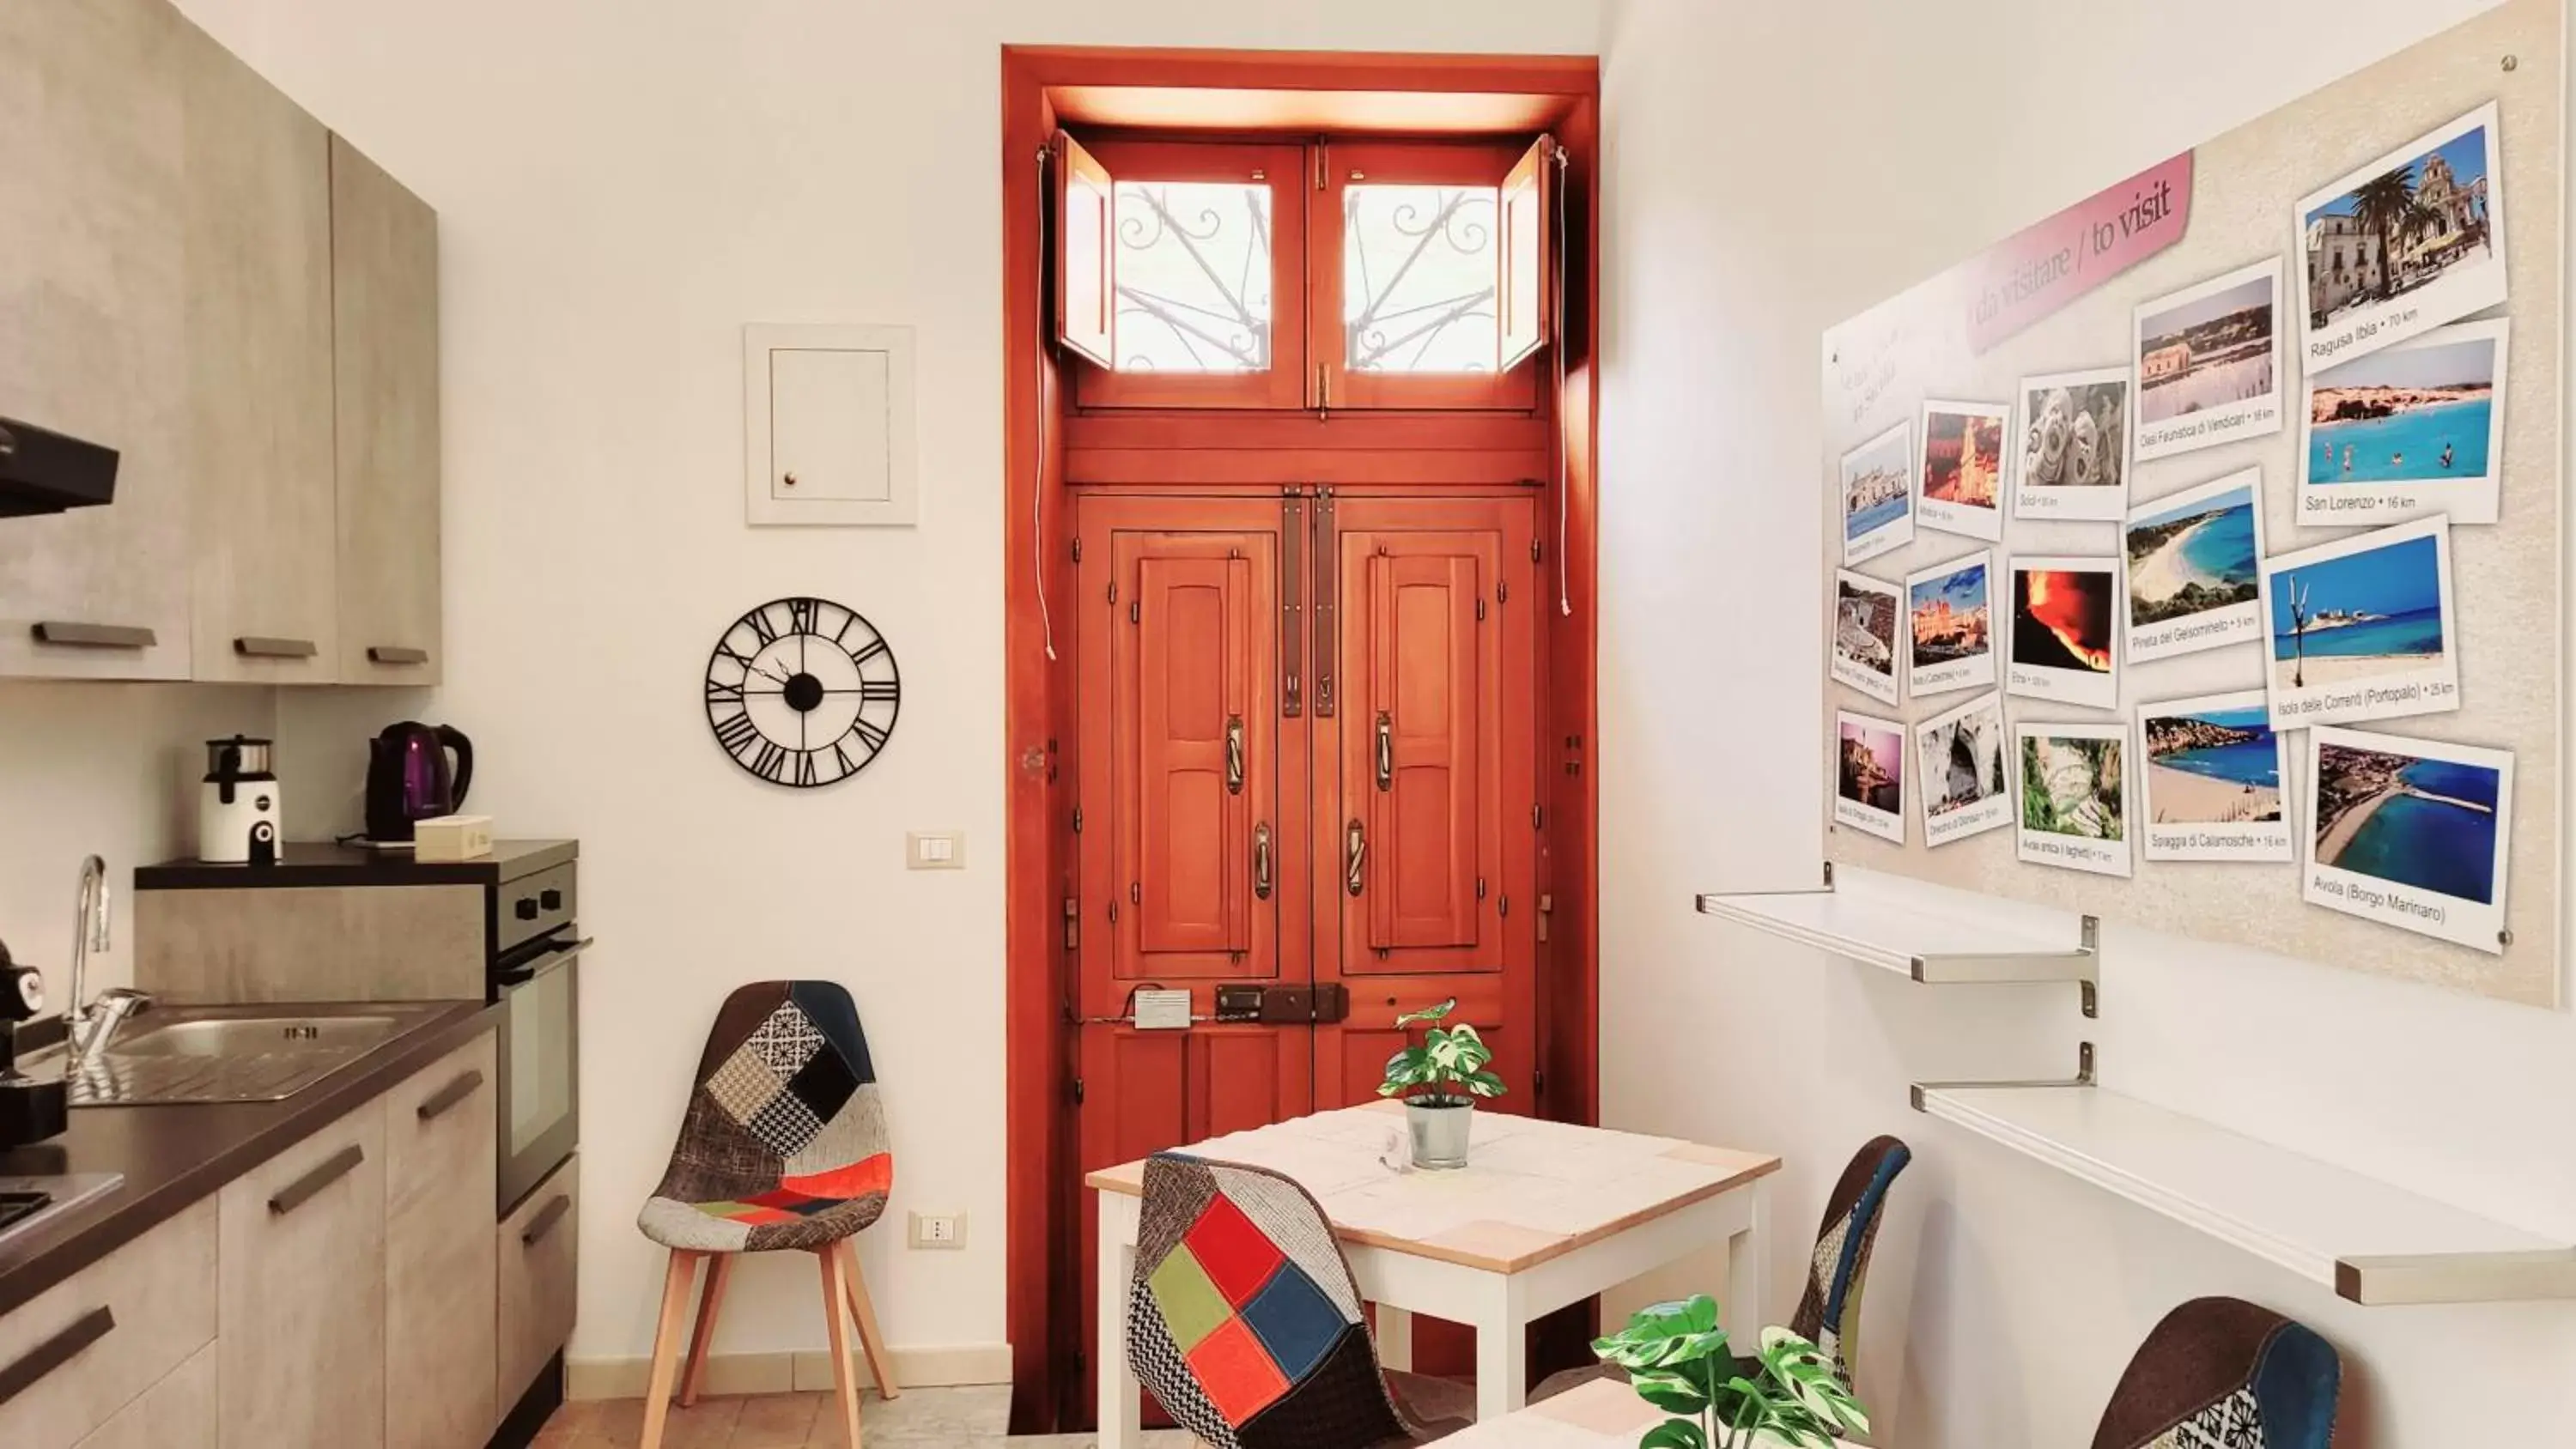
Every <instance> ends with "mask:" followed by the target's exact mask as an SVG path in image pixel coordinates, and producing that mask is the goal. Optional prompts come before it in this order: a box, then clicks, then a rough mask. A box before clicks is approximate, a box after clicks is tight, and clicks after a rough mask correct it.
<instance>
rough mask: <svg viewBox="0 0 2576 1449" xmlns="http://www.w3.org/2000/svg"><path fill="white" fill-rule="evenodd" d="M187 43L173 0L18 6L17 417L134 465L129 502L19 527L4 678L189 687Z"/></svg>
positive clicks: (4, 543)
mask: <svg viewBox="0 0 2576 1449" xmlns="http://www.w3.org/2000/svg"><path fill="white" fill-rule="evenodd" d="M185 40H186V29H185V23H184V22H183V21H181V20H180V18H179V15H178V12H177V11H175V10H173V9H171V8H170V7H169V6H168V5H167V4H165V3H164V0H81V3H79V4H69V5H66V4H8V5H0V177H6V178H8V192H9V200H8V204H7V205H5V206H0V416H5V417H12V418H17V419H20V420H22V421H25V422H28V423H32V424H35V425H36V426H38V427H44V428H50V429H53V430H54V431H57V432H62V433H69V434H71V435H73V436H74V437H79V438H84V439H87V440H89V441H92V442H96V443H101V444H104V445H106V446H108V447H111V448H115V449H116V450H118V452H119V453H120V454H121V455H122V460H121V465H120V467H119V469H118V473H117V483H116V501H115V502H114V503H113V504H111V505H109V506H106V507H102V508H83V509H75V510H73V511H72V512H70V513H66V514H61V515H57V516H52V517H42V518H16V519H9V520H6V521H0V675H19V676H40V677H55V678H75V679H78V678H89V679H185V678H187V677H188V673H189V639H190V630H189V591H190V563H191V557H192V549H193V543H192V539H191V536H190V513H189V485H190V480H191V477H192V475H193V469H192V466H191V461H190V407H189V387H188V382H189V359H188V355H187V349H186V348H185V347H184V346H182V345H181V344H182V340H183V338H184V336H185V331H184V329H185V327H186V325H187V310H188V309H187V290H186V270H187V266H186V262H187V257H186V251H187V248H186V244H185V234H186V228H185V226H184V225H183V220H184V214H185V211H186V205H185V200H184V190H185V186H184V182H185V171H186V151H187V132H186V125H185V106H184V103H183V100H182V94H183V87H182V86H181V85H180V84H179V79H180V75H181V70H182V63H183V55H184V52H185ZM49 641H50V642H49Z"/></svg>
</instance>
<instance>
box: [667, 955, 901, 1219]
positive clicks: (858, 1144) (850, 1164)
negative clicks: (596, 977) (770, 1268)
mask: <svg viewBox="0 0 2576 1449" xmlns="http://www.w3.org/2000/svg"><path fill="white" fill-rule="evenodd" d="M893 1185H894V1155H893V1153H892V1151H891V1150H889V1148H888V1146H887V1142H886V1131H885V1115H884V1112H883V1110H882V1109H881V1108H880V1107H879V1106H878V1104H877V1088H876V1066H875V1064H874V1063H873V1062H872V1061H870V1060H869V1057H868V1039H867V1036H866V1034H865V1033H864V1032H862V1031H861V1030H860V1029H859V1010H858V1006H857V1005H856V1003H854V1002H852V1001H851V1000H850V993H849V991H848V989H847V988H845V987H843V986H842V985H841V984H840V983H838V982H834V981H756V982H753V983H752V984H751V985H749V986H745V987H742V988H740V989H739V990H736V991H735V992H734V993H733V994H732V995H730V996H727V997H726V998H725V1001H724V1005H723V1006H722V1007H720V1008H718V1009H717V1011H716V1021H715V1025H714V1027H712V1028H711V1029H709V1031H708V1032H707V1044H706V1049H705V1050H704V1051H703V1052H701V1053H700V1054H699V1056H698V1075H697V1085H696V1087H695V1088H694V1089H692V1090H691V1091H690V1093H689V1108H688V1115H687V1116H686V1117H685V1118H683V1119H682V1121H681V1124H680V1140H679V1142H678V1144H677V1145H676V1146H674V1147H673V1148H672V1149H671V1165H670V1168H669V1169H668V1170H667V1171H666V1172H665V1173H664V1174H663V1178H662V1186H661V1187H660V1188H659V1189H658V1190H657V1192H656V1195H657V1196H660V1197H667V1198H675V1199H677V1200H679V1201H682V1202H691V1203H733V1204H738V1205H740V1206H741V1207H742V1208H744V1209H745V1212H743V1213H729V1214H728V1216H730V1217H734V1218H736V1219H738V1220H740V1221H742V1222H744V1223H745V1224H747V1225H748V1226H750V1227H752V1228H753V1229H754V1230H755V1231H756V1230H757V1229H758V1228H759V1227H760V1226H762V1225H763V1224H778V1225H783V1224H787V1223H790V1222H793V1221H794V1220H795V1219H796V1218H797V1217H798V1216H800V1213H799V1209H800V1208H810V1205H811V1204H813V1203H831V1202H848V1201H852V1200H855V1199H858V1198H863V1197H865V1196H867V1195H869V1194H870V1193H885V1192H888V1191H890V1190H891V1189H892V1187H893ZM754 1197H765V1198H768V1199H771V1200H770V1201H765V1202H762V1203H752V1202H750V1201H748V1199H751V1198H754Z"/></svg>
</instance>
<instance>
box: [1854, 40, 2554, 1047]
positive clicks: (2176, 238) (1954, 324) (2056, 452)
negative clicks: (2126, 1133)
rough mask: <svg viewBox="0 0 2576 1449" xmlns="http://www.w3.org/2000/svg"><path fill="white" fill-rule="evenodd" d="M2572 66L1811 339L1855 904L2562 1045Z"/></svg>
mask: <svg viewBox="0 0 2576 1449" xmlns="http://www.w3.org/2000/svg"><path fill="white" fill-rule="evenodd" d="M2561 24H2562V21H2561V16H2560V7H2559V5H2558V4H2557V3H2555V0H2507V3H2505V4H2503V5H2502V6H2500V7H2498V8H2496V9H2494V10H2491V11H2488V12H2486V13H2485V14H2483V15H2481V16H2479V17H2477V18H2475V19H2473V20H2470V21H2468V22H2466V23H2465V24H2462V25H2460V26H2457V27H2455V28H2453V29H2451V30H2448V31H2445V32H2443V33H2441V34H2439V35H2436V36H2434V37H2432V38H2431V39H2429V40H2426V41H2424V42H2422V43H2420V44H2418V45H2415V46H2412V47H2410V48H2408V49H2406V50H2403V51H2400V52H2398V53H2397V54H2395V55H2392V56H2390V57H2389V58H2388V59H2386V60H2383V61H2381V62H2378V63H2376V64H2374V65H2372V66H2370V67H2368V68H2366V69H2364V70H2362V71H2359V72H2357V73H2355V74H2353V75H2351V76H2348V77H2346V78H2344V79H2342V80H2340V81H2337V82H2335V83H2333V84H2331V85H2328V86H2326V87H2324V88H2323V89H2321V90H2318V91H2315V92H2312V93H2310V94H2309V95H2307V96H2305V97H2302V98H2301V99H2299V100H2297V101H2294V102H2292V103H2290V104H2288V105H2286V106H2283V107H2281V108H2279V109H2278V110H2275V111H2273V112H2271V113H2270V114H2268V115H2265V116H2263V117H2261V118H2258V119H2256V120H2254V121H2252V122H2249V123H2248V124H2246V125H2245V126H2243V127H2240V128H2238V129H2237V130H2234V131H2231V132H2229V133H2227V134H2226V135H2224V136H2221V137H2218V138H2216V139H2215V140H2212V141H2209V142H2207V143H2205V144H2203V145H2201V146H2198V147H2195V148H2194V149H2193V150H2191V151H2189V152H2185V153H2183V154H2181V155H2179V156H2175V157H2173V158H2171V159H2169V160H2167V161H2164V162H2162V163H2160V164H2158V165H2156V166H2154V167H2150V168H2149V169H2147V170H2146V171H2143V172H2140V173H2138V174H2137V175H2135V176H2131V177H2128V178H2126V179H2124V180H2121V181H2119V182H2117V183H2114V184H2113V185H2111V186H2108V187H2106V188H2104V189H2103V190H2102V191H2101V192H2099V193H2097V194H2096V195H2094V196H2092V197H2090V198H2087V199H2086V200H2084V201H2082V202H2079V203H2078V204H2076V205H2075V206H2072V207H2069V208H2067V209H2066V210H2065V211H2062V212H2060V213H2058V214H2056V215H2054V216H2051V217H2049V218H2047V219H2046V220H2043V221H2041V222H2038V223H2036V224H2034V225H2033V226H2031V227H2029V228H2027V229H2025V230H2024V231H2022V232H2020V233H2017V234H2016V235H2014V236H2013V237H2011V238H2008V239H2007V240H2005V241H2003V242H2001V243H1999V244H1997V245H1996V246H1995V247H1993V248H1991V249H1989V250H1988V251H1987V252H1985V253H1983V254H1981V255H1979V256H1977V257H1975V258H1972V259H1970V260H1969V261H1967V262H1965V263H1962V264H1961V265H1959V266H1957V267H1954V268H1951V269H1950V270H1948V271H1946V272H1944V273H1942V274H1941V275H1939V276H1937V277H1934V278H1933V279H1931V280H1929V281H1927V282H1924V283H1922V284H1920V285H1918V286H1916V287H1914V288H1912V289H1910V290H1908V291H1907V292H1905V293H1903V294H1901V295H1899V296H1897V297H1895V298H1893V299H1891V300H1889V301H1887V302H1885V303H1882V304H1881V305H1879V306H1877V307H1874V308H1872V309H1870V310H1869V311H1867V312H1864V313H1862V314H1861V315H1859V316H1857V317H1854V318H1852V319H1851V320H1849V321H1847V322H1845V323H1843V324H1841V325H1840V326H1838V327H1836V328H1834V329H1832V330H1831V331H1829V332H1827V333H1826V334H1825V337H1824V346H1823V357H1822V362H1823V400H1824V431H1825V439H1824V444H1825V446H1824V456H1823V459H1822V465H1823V466H1822V472H1823V478H1824V483H1825V488H1824V490H1823V491H1824V495H1825V503H1826V518H1827V528H1826V536H1825V560H1824V562H1825V568H1824V571H1823V575H1822V577H1823V578H1824V579H1825V580H1826V586H1825V589H1824V593H1825V596H1826V597H1825V599H1824V603H1825V606H1826V609H1827V619H1826V628H1825V631H1824V634H1825V650H1826V654H1827V658H1826V661H1825V666H1826V667H1825V670H1824V677H1825V693H1826V709H1825V717H1824V718H1825V727H1826V729H1827V730H1828V731H1829V738H1828V740H1827V742H1826V746H1827V751H1828V754H1827V763H1828V768H1829V770H1830V772H1831V777H1832V783H1831V801H1830V822H1831V829H1830V831H1829V833H1828V837H1827V838H1828V842H1829V845H1828V853H1829V855H1830V856H1831V858H1832V859H1834V860H1836V861H1838V862H1845V863H1849V864H1852V865H1857V866H1861V867H1865V868H1869V869H1879V870H1887V871H1891V872H1894V873H1898V874H1903V875H1908V876H1913V877H1916V878H1919V879H1924V880H1929V881H1933V882H1936V883H1939V884H1943V885H1949V886H1955V887H1960V888H1964V889H1969V890H1976V891H1982V892H1990V893H1993V894H1997V895H2003V896H2010V897H2013V898H2016V899H2021V900H2030V901H2036V902H2038V903H2040V904H2044V905H2051V906H2056V907H2060V908H2063V909H2068V910H2073V911H2081V912H2085V913H2089V914H2094V915H2099V916H2103V917H2105V918H2109V919H2123V920H2132V921H2137V922H2140V923H2144V924H2151V925H2153V926H2154V927H2155V928H2157V929H2159V930H2164V931H2169V932H2174V933H2177V934H2182V935H2187V936H2194V937H2200V938H2205V939H2211V940H2225V941H2233V942H2237V943H2240V944H2244V945H2248V946H2252V947H2256V948H2260V949H2264V950H2270V951H2276V952H2280V953H2282V954H2286V955H2292V956H2300V957H2304V958H2307V959H2312V960H2317V961H2322V962H2327V963H2331V964H2335V965H2341V966H2348V967H2352V968H2355V969H2360V970H2367V971H2373V972H2377V973H2380V974H2385V975H2391V976H2397V977H2402V978H2407V979H2412V980H2418V981H2426V982H2432V983H2436V984H2440V985H2444V986H2449V987H2453V988H2457V989H2462V990H2469V991H2475V992H2478V993H2481V994H2484V995H2488V996H2494V997H2498V998H2501V999H2505V1000H2510V1001H2516V1002H2523V1003H2529V1004H2535V1005H2543V1006H2555V1005H2556V1004H2558V1001H2559V997H2560V990H2561V981H2562V977H2563V972H2562V971H2561V969H2560V965H2559V960H2558V949H2559V939H2560V934H2561V933H2560V928H2559V923H2558V881H2559V869H2560V854H2559V851H2560V846H2559V833H2560V832H2559V826H2560V822H2561V818H2562V814H2563V810H2562V805H2563V800H2562V795H2563V783H2562V781H2561V779H2560V774H2561V770H2560V763H2559V762H2560V758H2561V750H2560V729H2559V688H2560V673H2561V670H2560V660H2561V658H2562V652H2563V643H2564V640H2563V637H2562V635H2563V626H2562V620H2563V612H2562V607H2561V601H2562V585H2561V573H2560V569H2561V560H2560V537H2561V532H2562V525H2563V519H2562V516H2561V507H2562V505H2561V500H2560V478H2561V471H2562V469H2561V456H2562V454H2561V437H2560V426H2561V412H2562V408H2561V402H2560V398H2561V383H2560V374H2559V354H2560V348H2561V329H2562V325H2563V314H2562V309H2563V305H2564V299H2563V297H2562V294H2561V281H2560V279H2561V276H2562V273H2563V263H2564V243H2563V238H2562V235H2561V230H2562V227H2561V216H2562V207H2563V201H2562V195H2561V190H2560V181H2559V173H2560V165H2561V159H2562V158H2561V152H2562V150H2563V147H2562V143H2561V140H2560V137H2561V135H2562V132H2561V85H2562V80H2561V75H2560V59H2559V57H2560V27H2561Z"/></svg>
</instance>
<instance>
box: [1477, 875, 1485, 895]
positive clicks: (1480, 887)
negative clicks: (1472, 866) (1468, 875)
mask: <svg viewBox="0 0 2576 1449" xmlns="http://www.w3.org/2000/svg"><path fill="white" fill-rule="evenodd" d="M1484 898H1485V878H1484V877H1483V876H1481V875H1480V876H1478V877H1476V899H1478V900H1480V901H1481V900H1483V899H1484Z"/></svg>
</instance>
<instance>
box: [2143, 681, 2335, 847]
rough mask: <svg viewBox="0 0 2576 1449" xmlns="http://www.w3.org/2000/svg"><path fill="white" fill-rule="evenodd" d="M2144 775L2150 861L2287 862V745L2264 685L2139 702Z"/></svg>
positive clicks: (2145, 841) (2145, 830) (2288, 840)
mask: <svg viewBox="0 0 2576 1449" xmlns="http://www.w3.org/2000/svg"><path fill="white" fill-rule="evenodd" d="M2138 738H2139V741H2140V743H2141V744H2142V745H2143V746H2144V748H2145V750H2146V761H2147V773H2146V774H2145V775H2144V776H2143V777H2142V778H2141V779H2140V780H2139V782H2138V784H2139V789H2140V791H2141V796H2140V800H2139V804H2138V813H2139V815H2140V816H2141V817H2142V818H2143V819H2144V820H2145V822H2146V823H2145V827H2144V831H2143V834H2144V835H2145V840H2144V842H2143V843H2144V845H2145V847H2146V854H2147V859H2149V860H2241V861H2290V860H2294V859H2296V858H2297V850H2296V844H2297V843H2296V842H2295V841H2293V840H2292V839H2291V838H2290V823H2289V820H2288V817H2287V816H2286V814H2285V813H2284V802H2285V800H2286V799H2287V792H2286V791H2285V790H2284V789H2283V788H2282V780H2283V778H2284V772H2283V769H2282V766H2283V763H2284V760H2285V758H2286V756H2287V755H2288V750H2287V749H2286V748H2285V747H2284V746H2283V743H2282V738H2281V736H2280V735H2278V734H2275V733H2274V732H2273V730H2272V715H2271V711H2270V709H2269V707H2268V706H2267V705H2266V704H2265V703H2264V699H2263V691H2261V690H2259V689H2247V690H2239V691H2236V692H2235V693H2232V694H2212V695H2204V696H2202V697H2201V698H2198V699H2171V700H2166V701H2165V702H2164V703H2162V704H2142V705H2140V706H2138Z"/></svg>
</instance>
